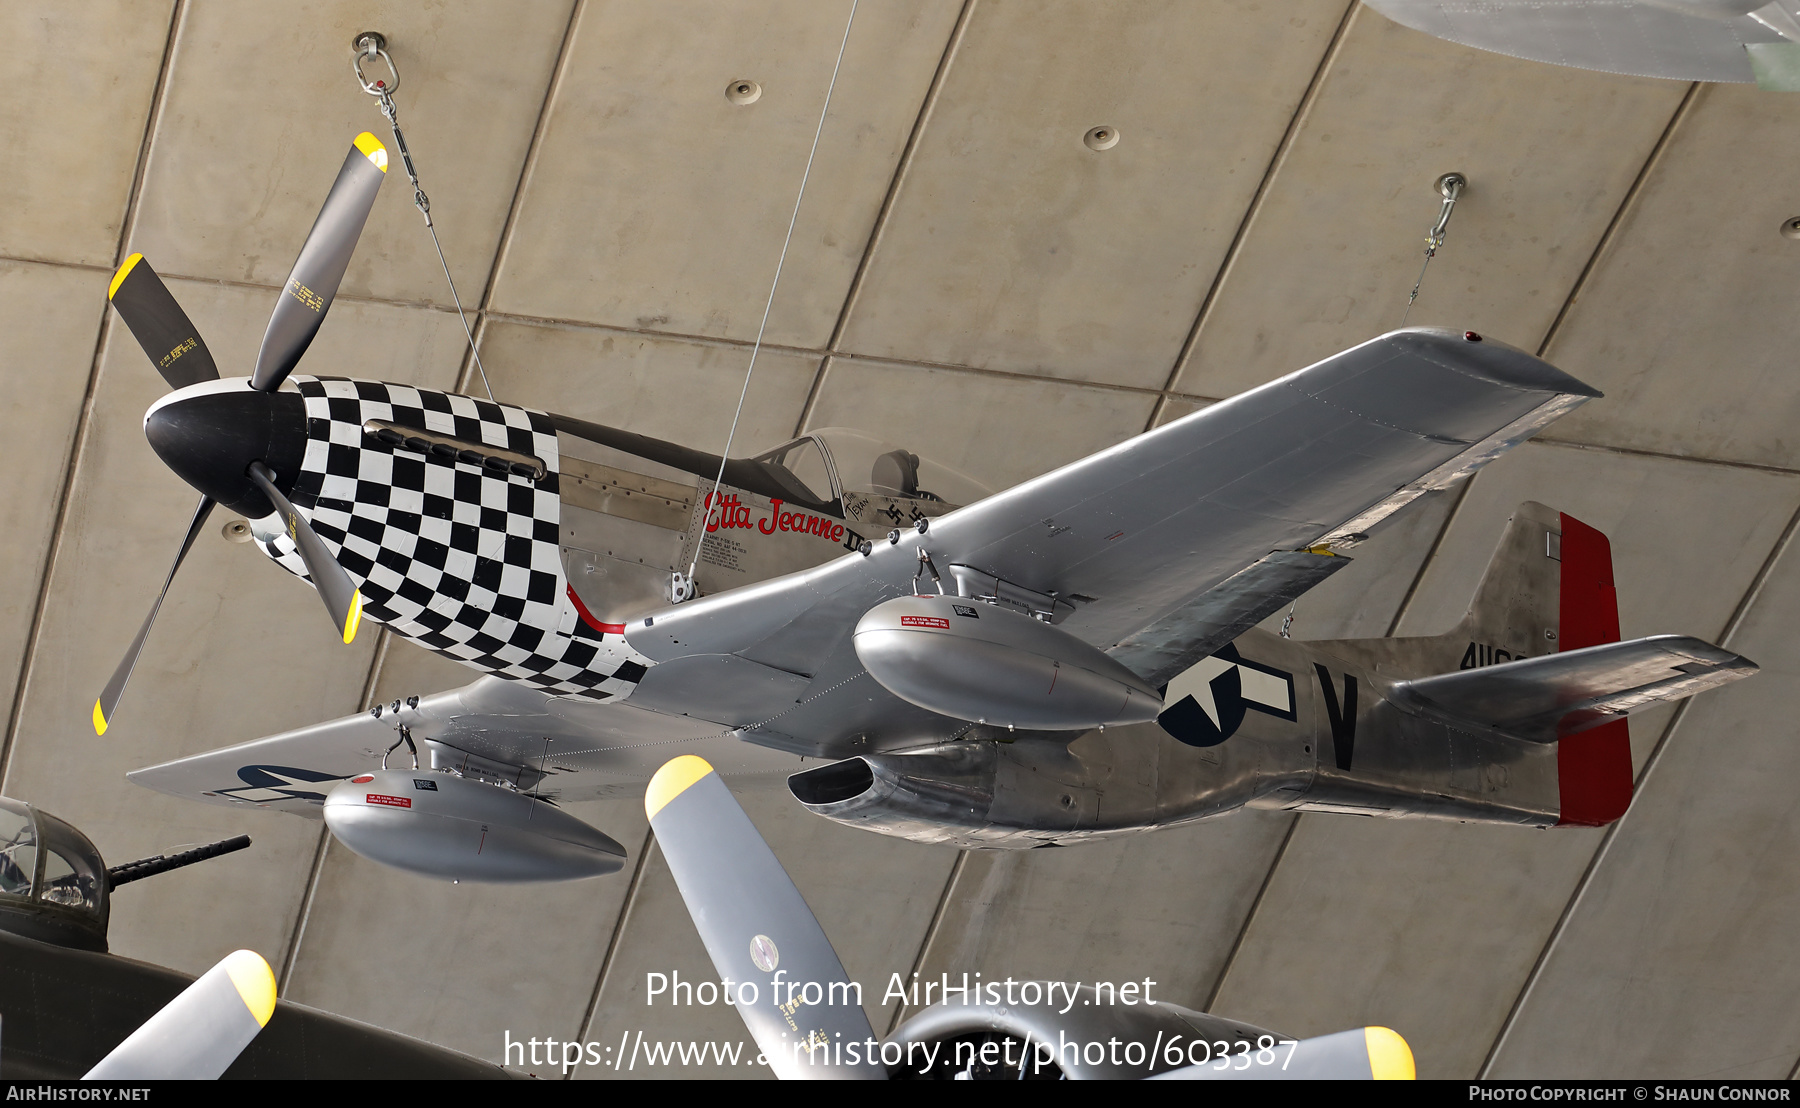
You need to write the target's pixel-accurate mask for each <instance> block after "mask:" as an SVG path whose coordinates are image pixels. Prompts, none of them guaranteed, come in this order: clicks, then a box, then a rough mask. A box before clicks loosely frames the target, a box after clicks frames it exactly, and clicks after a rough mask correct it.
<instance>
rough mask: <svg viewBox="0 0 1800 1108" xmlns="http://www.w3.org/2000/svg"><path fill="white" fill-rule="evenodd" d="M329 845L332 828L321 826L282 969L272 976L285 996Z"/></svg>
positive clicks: (297, 962)
mask: <svg viewBox="0 0 1800 1108" xmlns="http://www.w3.org/2000/svg"><path fill="white" fill-rule="evenodd" d="M330 849H331V831H330V830H329V829H328V828H326V827H323V826H321V827H320V828H319V838H318V842H316V843H315V844H313V855H312V864H311V865H310V866H308V867H307V871H306V887H305V888H304V889H303V890H302V891H301V895H300V908H299V910H298V911H297V912H295V913H294V925H293V926H292V927H290V928H289V929H288V938H287V943H286V944H285V945H286V947H287V949H286V950H284V951H282V954H281V972H280V974H278V975H277V976H276V978H275V982H276V993H277V995H279V996H287V993H288V987H289V986H290V985H292V984H293V981H294V968H295V967H296V966H297V965H298V964H299V962H300V943H301V940H302V939H304V938H305V937H306V924H307V921H308V920H309V919H311V918H312V906H313V898H314V897H315V896H316V895H317V893H318V891H319V875H320V874H322V873H324V872H325V855H326V853H327V852H328V851H329V850H330Z"/></svg>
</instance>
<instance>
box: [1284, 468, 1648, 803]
mask: <svg viewBox="0 0 1800 1108" xmlns="http://www.w3.org/2000/svg"><path fill="white" fill-rule="evenodd" d="M1618 641H1619V602H1618V594H1617V593H1616V592H1615V591H1614V588H1613V573H1612V544H1611V543H1609V542H1608V541H1607V538H1606V536H1605V535H1603V534H1601V533H1600V532H1599V531H1597V530H1595V529H1594V528H1592V527H1589V526H1588V525H1587V524H1585V523H1583V522H1581V521H1580V520H1578V519H1575V518H1574V517H1573V516H1569V515H1566V514H1564V513H1562V512H1559V511H1557V510H1556V509H1554V508H1549V507H1546V506H1545V505H1543V504H1537V503H1525V504H1521V505H1520V506H1519V508H1518V510H1517V511H1515V512H1514V513H1513V516H1512V519H1511V520H1510V521H1509V522H1508V524H1507V527H1506V533H1505V534H1504V535H1503V536H1502V537H1501V539H1500V545H1499V546H1498V547H1496V548H1495V550H1494V556H1493V558H1492V560H1491V561H1489V562H1488V567H1487V572H1486V573H1485V574H1484V575H1483V576H1482V579H1481V584H1480V585H1479V586H1478V587H1477V588H1476V590H1475V596H1474V599H1473V600H1472V601H1470V604H1469V611H1468V614H1467V615H1465V616H1463V618H1462V622H1461V623H1459V624H1457V626H1456V628H1455V629H1454V630H1452V631H1450V632H1449V633H1448V634H1444V635H1433V636H1427V637H1421V638H1406V639H1364V640H1356V641H1347V642H1338V643H1320V644H1318V645H1320V646H1321V647H1324V648H1326V649H1335V650H1338V651H1341V652H1343V653H1345V654H1346V656H1352V657H1363V658H1366V659H1369V660H1371V661H1374V662H1376V664H1377V665H1378V666H1380V667H1381V668H1383V669H1385V670H1387V671H1388V672H1390V673H1393V674H1395V675H1397V676H1400V675H1403V676H1407V677H1426V676H1433V675H1436V674H1439V673H1445V672H1450V671H1454V670H1459V669H1475V668H1476V667H1478V666H1490V665H1495V664H1497V663H1501V662H1510V661H1514V660H1516V659H1521V658H1536V657H1540V656H1542V655H1545V654H1555V653H1559V652H1561V651H1565V650H1579V649H1581V648H1582V647H1587V646H1599V645H1601V644H1602V643H1610V642H1618ZM1556 766H1557V789H1558V792H1559V794H1560V802H1561V807H1560V809H1559V812H1560V816H1559V820H1558V823H1559V824H1560V825H1565V826H1580V827H1599V826H1602V825H1604V824H1608V823H1611V822H1612V821H1613V820H1615V819H1618V818H1619V817H1620V816H1621V815H1623V814H1625V809H1626V807H1627V806H1629V805H1630V803H1631V789H1632V773H1631V732H1630V730H1629V727H1628V725H1627V723H1626V721H1625V720H1624V719H1623V718H1621V719H1619V720H1617V721H1616V722H1613V723H1606V724H1601V725H1600V726H1598V727H1594V728H1591V729H1589V730H1587V731H1583V732H1581V733H1580V734H1576V735H1570V736H1568V737H1566V738H1564V739H1562V740H1561V741H1559V742H1558V743H1557V747H1556Z"/></svg>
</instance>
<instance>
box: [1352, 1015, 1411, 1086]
mask: <svg viewBox="0 0 1800 1108" xmlns="http://www.w3.org/2000/svg"><path fill="white" fill-rule="evenodd" d="M1363 1042H1364V1044H1365V1045H1366V1046H1367V1047H1368V1048H1369V1073H1370V1076H1372V1077H1373V1078H1374V1079H1375V1080H1377V1081H1412V1080H1415V1079H1416V1078H1417V1076H1418V1071H1417V1069H1416V1068H1415V1066H1414V1065H1413V1052H1412V1047H1410V1046H1407V1045H1406V1040H1405V1039H1403V1038H1401V1037H1400V1033H1399V1032H1398V1031H1392V1030H1389V1029H1388V1028H1386V1027H1365V1028H1363Z"/></svg>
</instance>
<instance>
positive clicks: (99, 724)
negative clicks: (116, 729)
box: [94, 700, 106, 735]
mask: <svg viewBox="0 0 1800 1108" xmlns="http://www.w3.org/2000/svg"><path fill="white" fill-rule="evenodd" d="M94 734H96V735H104V734H106V710H105V709H103V708H102V707H101V706H100V702H99V701H98V700H96V701H94Z"/></svg>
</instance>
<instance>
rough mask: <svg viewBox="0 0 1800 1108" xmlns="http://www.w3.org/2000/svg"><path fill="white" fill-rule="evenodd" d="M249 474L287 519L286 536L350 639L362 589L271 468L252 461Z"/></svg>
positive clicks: (358, 615) (353, 635)
mask: <svg viewBox="0 0 1800 1108" xmlns="http://www.w3.org/2000/svg"><path fill="white" fill-rule="evenodd" d="M249 474H250V480H252V481H254V482H256V487H257V488H259V489H261V490H262V491H263V495H264V496H266V497H268V498H269V502H270V503H271V504H274V505H275V510H276V511H278V512H280V513H281V518H282V519H283V520H284V521H286V523H287V529H288V537H289V538H291V539H293V540H294V545H295V546H298V547H299V548H300V560H301V561H303V562H305V563H306V575H307V576H308V577H311V578H312V583H313V587H314V588H316V589H318V590H319V596H320V597H321V598H322V599H323V600H324V601H325V608H326V610H327V611H329V612H330V613H331V619H332V622H333V623H336V624H337V629H338V630H339V631H340V632H342V633H343V636H344V642H345V643H349V642H351V641H352V640H354V639H355V638H356V625H357V624H359V623H361V622H362V593H360V592H357V591H356V586H355V585H353V584H351V583H350V575H349V574H348V573H345V572H344V567H343V566H341V565H338V563H337V559H336V558H333V557H332V556H331V551H329V550H327V549H325V543H324V541H323V540H321V539H320V538H319V536H318V534H317V533H316V532H315V531H313V529H312V524H310V523H308V522H306V517H305V516H303V515H301V514H300V512H299V510H298V509H296V508H295V507H294V506H293V504H291V503H289V502H288V498H287V497H285V496H283V495H281V490H280V489H278V488H276V487H275V473H274V471H273V470H271V469H270V468H269V467H268V466H266V465H263V464H262V463H261V462H251V463H250V470H249Z"/></svg>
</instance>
